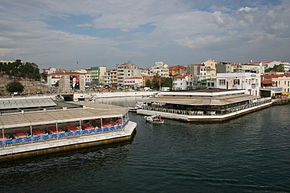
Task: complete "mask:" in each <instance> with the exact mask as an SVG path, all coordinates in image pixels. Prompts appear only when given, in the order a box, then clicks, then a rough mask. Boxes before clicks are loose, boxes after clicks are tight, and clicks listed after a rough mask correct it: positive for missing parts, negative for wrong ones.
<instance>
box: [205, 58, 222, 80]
mask: <svg viewBox="0 0 290 193" xmlns="http://www.w3.org/2000/svg"><path fill="white" fill-rule="evenodd" d="M217 63H218V62H216V61H214V60H212V59H210V60H207V61H205V62H203V63H202V64H204V66H205V69H206V73H207V75H209V78H210V79H215V78H216V64H217Z"/></svg>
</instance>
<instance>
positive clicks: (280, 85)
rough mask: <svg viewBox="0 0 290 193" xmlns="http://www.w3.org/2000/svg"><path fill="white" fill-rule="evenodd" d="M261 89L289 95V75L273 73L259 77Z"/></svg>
mask: <svg viewBox="0 0 290 193" xmlns="http://www.w3.org/2000/svg"><path fill="white" fill-rule="evenodd" d="M261 83H262V87H263V88H271V89H272V90H278V91H282V92H287V93H290V73H287V72H285V73H282V72H273V73H267V74H264V75H261Z"/></svg>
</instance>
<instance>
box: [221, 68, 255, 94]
mask: <svg viewBox="0 0 290 193" xmlns="http://www.w3.org/2000/svg"><path fill="white" fill-rule="evenodd" d="M260 85H261V77H260V74H257V73H246V72H243V73H217V77H216V87H217V88H220V89H243V90H245V91H246V94H250V95H255V96H259V95H260V92H259V89H260Z"/></svg>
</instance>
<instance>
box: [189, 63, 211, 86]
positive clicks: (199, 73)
mask: <svg viewBox="0 0 290 193" xmlns="http://www.w3.org/2000/svg"><path fill="white" fill-rule="evenodd" d="M187 74H190V75H192V78H193V80H194V82H195V83H196V84H197V83H198V82H200V81H203V80H208V79H210V75H209V74H208V73H207V70H206V66H205V65H204V64H190V65H188V66H187Z"/></svg>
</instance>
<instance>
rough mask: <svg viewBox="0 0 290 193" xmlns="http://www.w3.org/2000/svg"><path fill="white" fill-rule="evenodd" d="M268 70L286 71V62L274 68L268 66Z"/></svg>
mask: <svg viewBox="0 0 290 193" xmlns="http://www.w3.org/2000/svg"><path fill="white" fill-rule="evenodd" d="M265 71H266V72H271V71H276V72H284V71H285V70H284V64H279V65H275V66H274V67H273V68H268V69H266V70H265Z"/></svg>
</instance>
